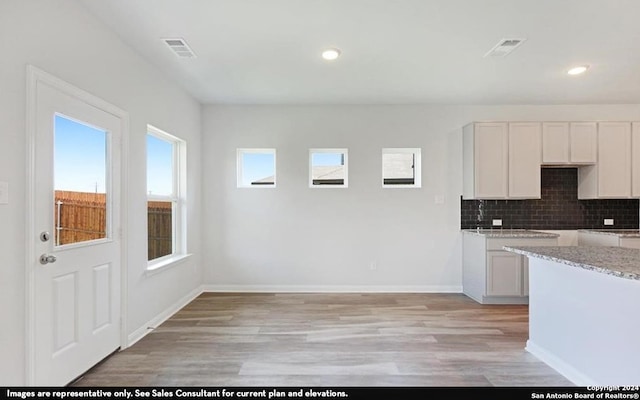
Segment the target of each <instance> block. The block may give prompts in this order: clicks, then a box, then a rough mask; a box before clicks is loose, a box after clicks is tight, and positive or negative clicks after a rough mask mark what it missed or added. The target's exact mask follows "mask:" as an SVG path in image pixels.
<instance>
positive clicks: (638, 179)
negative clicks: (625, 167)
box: [631, 122, 640, 197]
mask: <svg viewBox="0 0 640 400" xmlns="http://www.w3.org/2000/svg"><path fill="white" fill-rule="evenodd" d="M631 165H632V168H631V178H632V182H631V196H633V197H640V122H634V123H633V124H632V128H631Z"/></svg>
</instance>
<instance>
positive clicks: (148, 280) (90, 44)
mask: <svg viewBox="0 0 640 400" xmlns="http://www.w3.org/2000/svg"><path fill="white" fill-rule="evenodd" d="M0 54H2V61H1V62H0V109H1V110H2V112H0V181H6V182H9V185H10V203H9V204H8V205H0V321H2V329H0V354H1V356H0V360H1V361H0V386H3V385H22V384H24V383H25V373H24V370H25V362H24V349H25V348H24V346H25V344H24V336H25V329H24V325H25V311H24V310H25V304H24V288H25V281H24V280H25V268H26V263H27V260H25V228H24V225H25V212H26V208H25V180H26V157H25V152H26V149H25V141H26V138H25V112H26V111H25V101H26V65H27V64H33V65H34V66H36V67H38V68H40V69H43V70H44V71H46V72H49V73H51V74H53V75H55V76H57V77H59V78H61V79H63V80H65V81H67V82H69V83H71V84H73V85H75V86H78V87H80V88H81V89H84V90H86V91H88V92H90V93H92V94H94V95H96V96H98V97H101V98H102V99H104V100H106V101H108V102H111V103H112V104H114V105H116V106H118V107H120V108H122V109H124V110H125V111H127V112H129V114H130V123H131V131H130V138H129V151H130V158H129V172H130V173H129V189H128V190H129V198H128V199H127V204H126V206H127V207H128V209H129V225H128V226H127V229H128V234H129V238H130V240H129V243H128V245H129V250H130V254H129V258H128V268H129V296H128V297H129V299H128V301H129V314H128V320H127V325H128V330H129V332H134V331H135V330H136V329H138V328H140V327H144V325H145V323H146V322H147V321H149V320H151V319H153V318H154V317H156V316H157V315H158V314H159V313H162V312H163V311H165V310H166V309H167V308H168V307H170V306H171V305H173V304H174V303H175V302H176V301H178V300H179V299H181V298H183V297H184V296H185V295H187V294H188V293H190V292H191V291H192V290H194V289H195V288H198V287H199V285H200V283H201V281H202V270H201V267H200V257H199V255H200V224H199V220H200V219H199V207H200V198H201V193H200V182H201V180H200V179H201V177H200V133H201V127H200V122H201V118H200V117H201V115H200V112H201V109H200V105H199V104H198V103H197V102H196V101H194V100H193V99H192V98H191V97H190V96H188V95H187V94H186V93H185V92H184V91H183V90H181V89H179V88H178V87H177V85H175V84H173V83H171V82H169V81H168V80H166V79H165V78H164V77H163V76H162V75H161V74H160V73H159V71H158V70H157V69H155V68H154V67H152V66H150V65H149V64H148V63H146V62H145V61H144V60H143V59H141V58H140V57H139V56H137V55H136V54H135V53H134V52H133V51H132V50H131V49H130V48H128V47H127V46H126V45H124V44H123V43H122V42H121V41H120V40H119V39H118V38H117V37H116V36H115V35H113V34H112V33H110V32H109V31H108V30H106V29H105V28H104V27H103V26H102V24H101V23H100V22H99V21H98V20H96V19H95V18H93V17H92V16H91V15H90V14H89V13H88V12H87V11H85V9H84V8H83V7H82V6H80V5H78V3H76V2H74V1H68V0H57V1H31V0H29V1H23V0H3V1H2V2H0ZM147 123H151V124H153V125H155V126H157V127H158V128H161V129H163V130H165V131H167V132H170V133H172V134H174V135H176V136H180V137H181V138H183V139H185V140H186V141H187V142H188V150H189V154H188V174H189V180H188V199H189V200H188V202H189V204H188V206H189V209H190V210H191V212H190V214H189V216H188V220H189V227H190V229H189V232H188V234H189V251H191V252H193V253H194V254H195V256H194V257H192V258H191V259H189V260H188V261H187V262H185V263H183V264H181V265H178V266H176V267H173V268H171V269H168V270H166V271H163V272H160V273H158V274H155V275H153V276H145V275H144V270H145V267H146V245H145V243H146V224H145V221H146V219H145V218H146V217H145V213H146V197H145V185H146V183H145V182H146V179H145V168H146V162H145V136H146V124H147Z"/></svg>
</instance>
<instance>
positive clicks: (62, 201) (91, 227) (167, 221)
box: [53, 190, 173, 260]
mask: <svg viewBox="0 0 640 400" xmlns="http://www.w3.org/2000/svg"><path fill="white" fill-rule="evenodd" d="M171 207H172V204H171V202H165V201H150V202H148V210H147V211H148V214H147V216H148V225H147V226H148V228H147V233H148V238H149V250H148V256H149V260H153V259H155V258H158V257H162V256H164V255H167V254H171V253H172V237H173V234H172V230H173V229H172V227H173V224H172V220H171V217H172V212H171ZM53 215H54V224H55V241H56V242H55V243H56V245H58V246H61V245H65V244H71V243H78V242H84V241H88V240H96V239H102V238H104V237H106V232H107V210H106V195H105V194H104V193H86V192H71V191H62V190H56V191H55V201H54V205H53Z"/></svg>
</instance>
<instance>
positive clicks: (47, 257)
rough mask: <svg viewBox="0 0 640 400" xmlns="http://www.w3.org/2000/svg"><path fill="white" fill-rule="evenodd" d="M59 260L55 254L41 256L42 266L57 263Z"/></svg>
mask: <svg viewBox="0 0 640 400" xmlns="http://www.w3.org/2000/svg"><path fill="white" fill-rule="evenodd" d="M56 260H57V258H56V256H54V255H53V254H43V255H41V256H40V264H42V265H46V264H49V263H54V262H56Z"/></svg>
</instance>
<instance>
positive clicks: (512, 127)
mask: <svg viewBox="0 0 640 400" xmlns="http://www.w3.org/2000/svg"><path fill="white" fill-rule="evenodd" d="M541 157H542V125H541V124H540V123H539V122H512V123H509V156H508V158H509V185H508V193H509V196H508V197H509V198H510V199H539V198H540V163H541Z"/></svg>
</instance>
